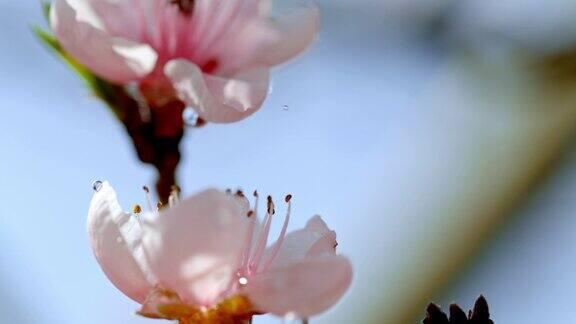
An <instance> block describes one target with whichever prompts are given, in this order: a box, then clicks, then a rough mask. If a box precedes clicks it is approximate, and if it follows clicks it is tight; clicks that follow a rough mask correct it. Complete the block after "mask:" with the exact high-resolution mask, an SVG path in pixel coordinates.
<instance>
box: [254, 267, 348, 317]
mask: <svg viewBox="0 0 576 324" xmlns="http://www.w3.org/2000/svg"><path fill="white" fill-rule="evenodd" d="M351 279H352V265H351V264H350V261H348V259H347V258H345V257H342V256H324V257H318V258H313V259H308V260H305V261H303V262H300V263H295V264H292V265H290V266H287V267H284V268H280V269H277V270H273V271H270V272H265V273H262V274H259V275H256V276H253V277H251V278H250V281H249V282H248V285H247V288H246V293H247V295H248V298H249V299H250V301H251V302H252V303H254V305H256V307H257V309H258V310H260V311H262V312H270V313H273V314H276V315H279V316H284V315H286V314H288V313H293V314H294V315H296V316H297V317H300V318H305V317H310V316H312V315H315V314H318V313H321V312H323V311H325V310H327V309H328V308H329V307H330V306H332V305H333V304H334V303H336V302H337V301H338V300H339V299H340V297H342V295H343V294H344V292H346V290H347V289H348V287H349V286H350V282H351Z"/></svg>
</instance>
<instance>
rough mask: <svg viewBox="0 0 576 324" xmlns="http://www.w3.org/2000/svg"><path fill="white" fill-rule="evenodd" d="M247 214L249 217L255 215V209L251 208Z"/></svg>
mask: <svg viewBox="0 0 576 324" xmlns="http://www.w3.org/2000/svg"><path fill="white" fill-rule="evenodd" d="M246 216H247V217H248V218H250V217H252V216H254V211H253V210H249V211H248V214H246Z"/></svg>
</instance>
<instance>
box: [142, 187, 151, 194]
mask: <svg viewBox="0 0 576 324" xmlns="http://www.w3.org/2000/svg"><path fill="white" fill-rule="evenodd" d="M142 190H144V191H145V192H146V193H150V189H148V187H147V186H143V187H142Z"/></svg>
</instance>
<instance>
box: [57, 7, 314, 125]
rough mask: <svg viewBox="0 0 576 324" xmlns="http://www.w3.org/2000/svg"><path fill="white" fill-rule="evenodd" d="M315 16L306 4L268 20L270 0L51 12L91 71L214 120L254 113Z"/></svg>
mask: <svg viewBox="0 0 576 324" xmlns="http://www.w3.org/2000/svg"><path fill="white" fill-rule="evenodd" d="M318 21H319V13H318V10H317V8H316V7H310V6H307V7H300V8H295V9H294V10H292V11H291V12H289V13H287V14H285V15H283V16H279V17H272V14H271V8H270V0H212V1H208V0H195V1H194V0H56V1H55V2H54V4H53V5H52V8H51V12H50V22H51V26H52V29H53V30H54V33H55V35H56V37H57V39H58V41H59V42H60V43H61V45H62V46H63V48H64V49H65V50H66V52H67V53H68V54H69V55H71V56H72V57H73V58H75V59H76V60H77V61H78V62H79V63H81V64H82V65H84V66H86V67H87V68H88V69H90V70H91V71H92V72H93V73H95V74H96V75H98V76H100V77H101V78H103V79H105V80H108V81H110V82H113V83H116V84H121V85H123V84H128V83H131V82H137V84H138V85H139V88H140V90H141V92H142V94H143V95H144V97H145V98H146V99H147V100H148V102H149V103H151V104H152V105H157V106H162V105H163V104H164V103H166V102H170V101H171V100H174V99H175V98H176V99H178V98H179V99H180V100H183V101H184V102H185V103H186V104H188V105H190V106H192V107H193V108H194V109H196V111H197V112H198V114H199V116H200V117H201V118H203V119H204V120H206V121H210V122H215V123H228V122H234V121H238V120H240V119H243V118H245V117H247V116H249V115H251V114H252V113H253V112H255V111H256V110H257V109H258V108H259V107H260V106H261V105H262V102H263V101H264V99H265V98H266V95H267V93H268V87H269V86H268V83H269V80H268V77H269V69H270V67H272V66H274V65H277V64H280V63H282V62H284V61H286V60H288V59H290V58H292V57H294V56H295V55H297V54H299V53H300V52H302V51H303V50H304V49H305V48H306V47H307V46H308V45H309V44H310V43H311V42H312V41H313V40H314V38H315V35H316V32H317V28H318Z"/></svg>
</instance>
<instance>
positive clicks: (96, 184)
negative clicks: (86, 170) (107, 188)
mask: <svg viewBox="0 0 576 324" xmlns="http://www.w3.org/2000/svg"><path fill="white" fill-rule="evenodd" d="M102 186H103V183H102V181H100V180H96V181H94V182H92V190H94V192H98V191H100V189H102Z"/></svg>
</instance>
